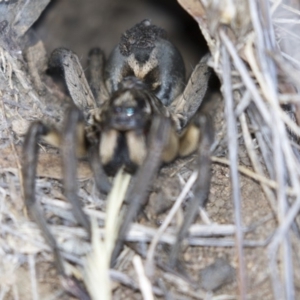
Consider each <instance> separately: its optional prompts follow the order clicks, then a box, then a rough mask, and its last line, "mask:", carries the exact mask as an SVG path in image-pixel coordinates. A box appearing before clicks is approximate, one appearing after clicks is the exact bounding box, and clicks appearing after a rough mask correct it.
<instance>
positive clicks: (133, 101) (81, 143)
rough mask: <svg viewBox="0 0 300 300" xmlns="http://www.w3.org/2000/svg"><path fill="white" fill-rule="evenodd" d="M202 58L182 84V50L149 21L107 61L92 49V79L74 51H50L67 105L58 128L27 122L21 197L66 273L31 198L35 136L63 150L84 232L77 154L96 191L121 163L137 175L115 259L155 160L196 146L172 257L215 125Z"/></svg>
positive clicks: (204, 185) (202, 182) (204, 187)
mask: <svg viewBox="0 0 300 300" xmlns="http://www.w3.org/2000/svg"><path fill="white" fill-rule="evenodd" d="M207 59H208V56H205V57H204V58H203V59H202V60H201V61H200V62H199V64H198V65H197V66H196V68H195V69H194V71H193V73H192V75H191V78H190V80H189V82H188V83H187V84H186V85H185V68H184V63H183V60H182V57H181V55H180V53H179V52H178V50H177V49H176V48H175V47H174V46H173V45H172V44H171V43H170V42H169V41H168V40H167V39H166V33H165V31H164V30H163V29H161V28H159V27H157V26H154V25H151V23H150V21H148V20H144V21H143V22H141V23H139V24H137V25H135V26H134V27H133V28H131V29H130V30H127V31H126V32H125V33H124V34H123V35H122V37H121V40H120V43H119V44H118V46H117V47H116V48H115V49H114V50H113V51H112V53H111V55H110V57H109V59H108V60H107V62H106V63H105V58H104V54H103V53H102V51H100V50H99V49H94V50H93V51H91V52H90V54H89V67H88V72H89V74H88V77H89V82H90V84H88V82H87V79H86V77H85V75H84V72H83V70H82V67H81V65H80V63H79V59H78V57H77V56H76V55H75V54H74V53H73V52H71V51H70V50H67V49H62V48H60V49H56V50H55V51H54V52H53V53H52V55H51V58H50V61H49V66H50V67H59V68H60V69H61V70H62V71H63V74H64V78H65V82H66V85H67V88H68V91H69V94H70V96H71V98H72V100H73V105H71V107H70V109H69V110H68V112H67V114H66V119H65V126H64V128H63V130H62V131H61V132H59V131H58V130H55V129H53V128H49V127H48V126H46V125H45V124H44V123H43V122H42V121H36V122H34V123H32V124H31V126H30V128H29V130H28V132H27V135H26V137H25V141H24V148H23V167H22V174H23V186H24V195H25V204H26V206H27V209H28V211H29V213H30V214H31V216H32V217H33V219H34V220H35V221H36V222H37V223H38V225H39V227H40V228H41V230H42V232H43V234H44V236H45V238H46V240H47V242H48V243H49V245H50V246H51V248H52V250H53V252H54V255H55V260H56V264H57V268H58V271H59V273H60V274H64V269H63V263H62V258H61V254H60V252H59V250H58V247H57V244H56V241H55V239H54V237H53V236H52V234H51V232H50V230H49V229H48V227H47V224H46V221H45V219H44V217H43V216H42V214H41V213H40V211H39V208H38V205H37V202H36V199H35V177H36V165H37V160H38V141H39V139H40V137H43V139H44V140H45V141H46V142H48V143H50V144H52V145H55V146H58V147H60V148H61V149H62V161H63V178H64V193H65V196H66V199H68V200H69V201H70V203H71V204H72V208H73V213H74V215H75V217H76V219H77V221H78V222H79V223H80V224H81V225H82V226H83V227H84V228H85V229H86V230H87V232H88V233H89V234H90V221H89V219H88V217H87V216H86V214H85V213H84V212H83V210H82V208H81V205H80V202H79V199H78V195H77V185H76V180H77V179H76V163H77V157H84V156H87V157H88V158H89V161H90V165H91V168H92V170H93V173H94V177H95V183H96V186H97V187H98V189H99V190H100V191H101V192H105V193H107V192H108V191H109V190H110V187H111V184H110V181H109V180H108V176H114V175H115V174H116V172H117V171H118V170H119V169H120V168H121V167H124V168H125V171H126V172H129V173H131V174H135V176H134V178H133V184H132V187H131V189H130V191H129V192H128V203H129V205H128V211H127V213H126V214H125V215H126V216H125V218H124V221H123V225H122V227H121V229H120V232H119V238H118V241H117V243H116V248H115V251H114V254H113V258H112V259H113V260H115V259H116V257H117V255H118V253H119V251H120V249H121V247H122V243H123V240H124V237H125V235H126V233H127V232H128V228H129V226H130V224H131V222H132V221H133V219H134V218H135V217H136V215H137V212H138V211H139V209H140V207H141V205H143V204H144V203H145V201H146V199H147V195H148V191H149V188H150V187H151V184H152V181H153V177H154V176H155V174H156V172H157V170H158V168H159V166H160V165H161V163H169V162H171V161H173V160H174V159H175V158H176V157H183V156H187V155H190V154H191V153H193V152H196V151H198V166H199V167H201V171H200V172H199V175H198V180H197V182H196V184H195V187H194V190H193V192H194V200H193V201H191V204H190V206H189V208H188V210H187V212H186V218H185V221H184V222H183V224H182V226H181V229H180V230H179V233H178V237H177V242H176V243H175V245H174V247H173V250H172V251H171V259H170V261H171V264H174V262H175V261H176V259H177V255H178V251H179V248H180V242H181V241H182V239H183V238H184V237H185V235H186V233H187V230H188V228H189V226H190V225H191V223H192V222H193V220H194V218H195V215H196V213H197V211H198V210H197V208H198V206H199V205H203V204H204V201H205V199H206V197H207V194H208V190H209V184H210V158H209V157H210V146H211V144H212V140H213V129H212V122H211V117H210V115H209V114H208V113H207V112H208V110H207V109H205V105H203V103H202V102H203V99H204V96H205V94H206V92H207V88H208V80H209V78H210V75H211V70H210V69H209V67H208V66H207ZM201 104H202V105H201ZM200 105H201V108H200V109H199V107H200ZM202 107H204V108H202Z"/></svg>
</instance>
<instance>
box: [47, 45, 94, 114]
mask: <svg viewBox="0 0 300 300" xmlns="http://www.w3.org/2000/svg"><path fill="white" fill-rule="evenodd" d="M49 67H50V68H60V69H61V70H62V71H63V73H64V78H65V82H66V85H67V87H68V90H69V93H70V96H71V98H72V100H73V101H74V103H75V105H76V106H77V107H78V108H79V109H80V110H82V111H85V110H86V109H91V108H96V107H97V103H96V101H95V99H94V96H93V93H92V91H91V89H90V87H89V85H88V82H87V80H86V78H85V75H84V72H83V69H82V67H81V64H80V62H79V59H78V56H77V55H76V54H75V53H73V52H72V51H71V50H68V49H65V48H58V49H55V50H54V51H53V52H52V54H51V57H50V59H49Z"/></svg>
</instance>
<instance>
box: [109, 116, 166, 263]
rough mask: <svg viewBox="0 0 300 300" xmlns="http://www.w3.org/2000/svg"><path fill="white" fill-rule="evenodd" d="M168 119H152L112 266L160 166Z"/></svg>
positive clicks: (145, 199) (130, 191) (129, 193)
mask: <svg viewBox="0 0 300 300" xmlns="http://www.w3.org/2000/svg"><path fill="white" fill-rule="evenodd" d="M170 129H171V122H170V119H168V118H164V117H161V116H160V117H158V116H156V117H154V119H153V121H152V125H151V129H150V134H149V150H148V153H147V156H146V159H145V161H144V163H143V165H142V166H141V167H140V168H139V169H138V171H137V173H136V175H135V176H134V178H133V180H134V181H133V184H132V186H131V188H130V189H129V191H128V195H129V196H128V198H129V199H128V202H129V204H128V208H127V211H126V213H125V217H124V220H123V222H122V225H121V228H120V230H119V234H118V238H117V241H116V244H115V248H114V251H113V253H112V259H111V263H112V264H114V263H115V261H116V259H117V257H118V255H119V253H120V251H121V249H122V247H123V243H124V239H125V236H126V234H127V233H128V230H129V228H130V225H131V223H132V221H133V220H134V218H135V217H136V216H137V214H138V213H139V211H140V209H141V207H142V206H143V205H144V204H145V202H146V201H147V196H148V193H149V189H150V187H151V185H152V182H153V177H154V176H155V175H156V173H157V171H158V168H159V166H160V164H161V159H162V152H163V149H164V146H165V141H166V140H167V139H168V135H169V134H170Z"/></svg>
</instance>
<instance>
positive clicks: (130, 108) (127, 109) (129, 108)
mask: <svg viewBox="0 0 300 300" xmlns="http://www.w3.org/2000/svg"><path fill="white" fill-rule="evenodd" d="M134 113H135V109H134V108H133V107H128V108H126V115H127V116H128V117H131V116H132V115H133V114H134Z"/></svg>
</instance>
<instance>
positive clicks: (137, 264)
mask: <svg viewBox="0 0 300 300" xmlns="http://www.w3.org/2000/svg"><path fill="white" fill-rule="evenodd" d="M132 262H133V265H134V268H135V271H136V273H137V275H138V279H139V285H140V289H141V292H142V295H143V299H144V300H154V297H153V294H152V287H151V282H150V280H149V279H148V278H147V276H146V273H145V270H144V267H143V263H142V259H141V257H140V256H138V255H135V256H134V257H133V260H132Z"/></svg>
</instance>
